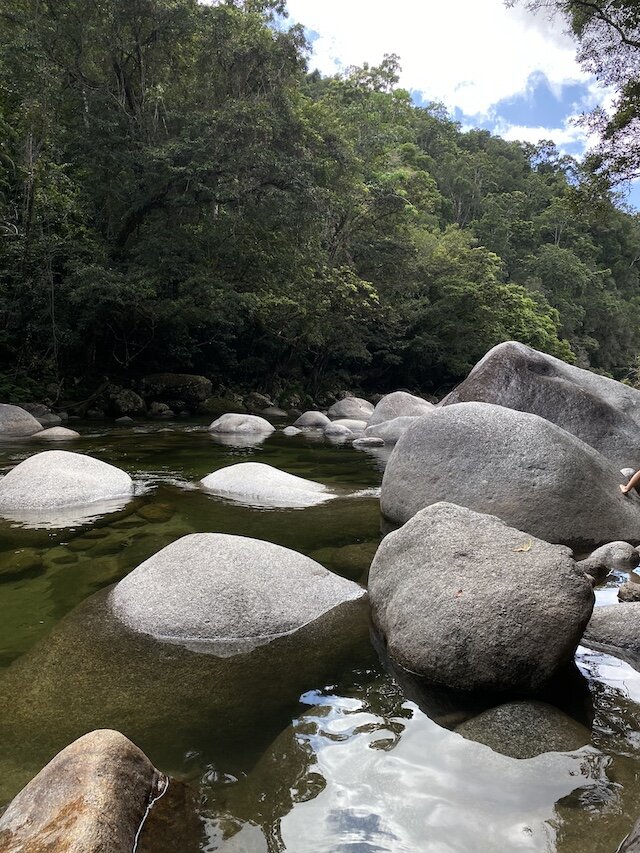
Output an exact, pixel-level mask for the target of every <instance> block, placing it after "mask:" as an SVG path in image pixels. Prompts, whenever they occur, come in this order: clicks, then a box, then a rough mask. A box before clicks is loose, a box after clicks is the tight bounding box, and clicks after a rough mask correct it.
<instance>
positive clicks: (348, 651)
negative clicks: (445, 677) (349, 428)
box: [0, 421, 640, 853]
mask: <svg viewBox="0 0 640 853" xmlns="http://www.w3.org/2000/svg"><path fill="white" fill-rule="evenodd" d="M204 426H205V425H204V424H202V423H196V422H184V421H179V422H175V423H165V422H163V423H153V424H149V425H146V426H134V427H128V428H122V429H116V428H113V426H112V425H104V426H102V425H101V424H97V423H95V422H93V423H87V424H81V425H80V426H79V427H76V428H78V429H79V430H80V431H81V432H82V436H81V438H80V439H79V440H76V441H74V442H70V443H65V444H63V443H61V442H58V443H56V444H55V445H53V444H52V445H51V448H49V447H48V448H47V449H68V450H74V451H79V452H83V453H89V454H90V455H92V456H95V457H97V458H100V459H103V460H104V461H106V462H110V463H111V464H114V465H117V466H118V467H120V468H123V469H124V470H126V471H128V472H129V473H130V474H131V475H132V477H133V478H134V480H135V482H136V497H135V499H134V500H133V501H131V502H129V503H128V504H127V505H126V506H125V507H120V508H114V507H106V508H105V509H109V510H111V511H110V512H107V513H106V514H104V515H99V516H98V517H94V518H74V519H67V520H66V521H65V524H66V525H67V526H64V527H42V526H35V527H34V526H33V522H31V526H28V525H27V526H25V523H24V520H22V521H21V520H19V519H18V520H13V521H11V522H10V521H6V520H5V521H0V807H2V805H3V804H6V803H7V802H8V801H9V800H10V799H11V797H12V796H13V795H14V794H15V793H16V792H17V791H18V790H19V789H20V788H21V787H22V786H23V785H24V784H25V783H26V782H27V781H28V780H29V779H30V778H31V777H32V776H33V775H34V774H35V773H36V772H37V771H38V770H39V768H40V767H42V766H43V765H44V764H45V763H46V762H47V761H48V760H49V759H50V758H52V757H53V755H54V754H55V753H56V752H58V751H59V750H60V749H62V748H63V747H64V746H66V745H67V744H68V743H69V742H71V741H72V740H73V739H75V738H76V737H79V736H80V735H82V734H83V733H85V732H87V731H90V730H92V729H96V728H115V729H118V730H120V731H122V732H123V733H124V734H125V735H127V736H128V737H130V738H131V739H132V740H134V742H135V743H137V744H138V745H139V746H140V747H141V748H142V749H143V750H144V751H145V752H146V753H147V755H148V756H149V758H150V759H151V761H152V762H153V763H154V764H155V765H156V766H157V767H158V768H159V769H161V770H163V771H165V772H167V773H169V774H171V775H172V776H173V777H175V778H176V779H177V780H179V781H180V782H182V783H184V785H175V786H173V787H170V789H169V792H168V793H167V795H166V796H165V797H164V798H163V800H162V801H160V802H159V803H158V804H157V805H156V806H155V807H154V809H153V810H152V812H151V816H150V819H149V820H148V822H147V824H146V825H145V827H144V828H143V831H142V833H141V837H140V840H139V843H138V848H137V849H138V851H141V853H161V851H165V850H166V851H169V850H171V851H174V853H175V851H178V852H179V853H182V851H184V853H191V851H194V853H195V851H216V850H222V851H247V852H248V853H253V851H255V852H256V853H257V851H268V853H273V851H285V850H286V851H292V853H325V851H326V853H334V851H335V853H338V851H349V853H356V851H357V853H361V852H362V853H365V851H366V853H374V851H376V853H378V851H389V853H405V851H406V853H418V852H419V851H429V853H440V851H442V853H444V851H478V853H485V851H486V853H494V851H520V850H522V851H555V850H557V851H566V853H578V851H579V853H583V851H594V853H600V851H602V853H613V852H614V851H615V850H616V849H617V848H618V846H619V844H620V843H621V842H622V840H623V839H624V837H625V836H626V834H627V833H628V832H629V830H630V828H631V826H632V824H633V822H634V821H635V820H636V819H637V818H638V817H639V816H640V796H639V795H640V726H639V723H640V704H639V703H640V675H639V674H638V673H637V672H636V671H635V670H633V669H632V668H631V667H629V666H628V665H627V664H626V663H624V662H622V661H620V660H618V659H616V658H612V657H609V656H607V655H604V654H602V653H596V652H593V651H590V650H588V649H586V648H580V649H579V650H578V654H577V655H576V664H577V666H576V667H575V668H574V669H573V670H568V671H567V672H566V673H564V674H563V675H562V677H561V678H560V679H559V680H558V684H557V685H555V686H554V688H553V689H552V690H551V691H550V692H549V693H548V694H547V695H546V696H545V697H543V698H544V700H545V701H546V702H547V703H550V704H552V705H553V706H554V707H556V708H557V709H558V710H557V711H556V712H555V716H552V718H550V719H549V720H546V719H545V718H544V717H542V718H539V721H538V722H536V720H537V719H538V718H536V717H532V718H531V719H532V720H533V722H532V723H531V724H530V725H526V724H523V723H522V718H516V717H514V718H513V719H511V718H509V715H502V717H500V718H498V719H497V720H496V719H495V718H493V719H492V718H487V722H486V723H485V724H483V725H478V721H479V720H481V719H484V718H478V719H477V720H476V726H475V729H474V730H473V731H475V734H474V735H473V737H474V738H475V739H472V738H471V735H470V734H468V736H467V737H463V736H462V735H461V734H459V733H458V732H457V731H455V729H456V728H457V727H458V726H460V725H461V724H465V721H466V720H468V719H472V718H473V717H474V716H475V715H477V714H478V713H479V712H480V711H482V710H483V709H486V708H489V707H491V706H492V705H496V704H497V702H496V700H495V699H494V700H491V699H490V698H485V699H483V700H480V701H479V702H478V703H474V705H473V706H470V705H469V703H468V701H465V700H462V699H460V697H452V696H445V695H442V694H441V693H436V692H435V691H432V690H429V689H428V688H427V687H426V686H425V685H421V684H418V683H417V682H415V681H412V680H411V679H409V678H408V677H407V676H406V674H404V673H398V672H394V671H393V669H392V667H391V666H390V665H389V663H388V662H387V661H385V660H384V653H383V651H382V650H381V649H380V644H379V643H378V641H377V639H376V637H375V636H373V634H372V633H371V631H370V626H369V621H368V613H367V610H366V606H362V607H359V608H356V609H355V610H354V612H353V613H352V614H350V616H349V617H348V619H345V620H342V621H341V622H340V623H339V624H337V625H336V627H335V631H333V632H332V634H331V637H332V639H331V640H330V641H325V643H324V644H323V646H322V648H319V647H318V645H317V644H314V641H313V637H304V636H296V637H295V638H283V639H281V640H279V641H277V642H275V643H272V644H269V645H268V646H266V647H261V648H260V649H258V650H256V651H255V652H254V653H252V654H251V655H236V656H232V657H230V658H225V659H220V658H214V657H212V656H210V655H204V654H197V653H192V652H188V651H186V650H184V649H181V648H180V647H177V646H166V645H162V644H159V643H155V642H154V641H151V640H150V639H148V638H144V637H141V636H140V635H134V634H131V633H128V632H126V631H124V630H115V629H114V626H113V623H112V621H110V620H109V619H107V618H106V617H105V597H106V595H107V594H108V592H107V591H108V588H109V587H110V585H111V584H113V583H115V582H116V581H118V580H119V579H120V578H122V577H124V576H125V575H126V574H127V573H128V572H129V571H131V570H132V569H133V568H135V566H137V565H139V564H140V563H141V562H142V561H143V560H145V559H146V558H147V557H149V556H151V555H152V554H153V553H155V552H156V551H158V550H159V549H160V548H162V547H163V546H165V545H167V544H168V543H169V542H172V541H174V540H175V539H177V538H179V537H180V536H183V535H185V534H188V533H194V532H204V531H215V532H224V533H234V534H241V535H245V536H252V537H255V538H259V539H267V540H270V541H272V542H276V543H278V544H280V545H284V546H286V547H288V548H293V549H295V550H297V551H301V552H303V553H304V554H307V555H309V556H311V557H313V558H314V559H316V560H318V562H320V563H322V564H323V565H325V566H326V567H327V568H330V569H332V570H333V571H335V572H337V573H339V574H342V575H343V576H345V577H348V578H349V579H351V580H354V581H356V582H359V583H363V584H365V583H366V574H367V569H368V566H369V564H370V562H371V559H372V556H373V554H374V552H375V548H376V546H377V544H378V542H379V540H380V535H381V534H380V518H379V509H378V490H379V484H380V480H381V477H382V470H383V465H384V458H385V454H384V452H380V451H377V452H376V451H369V452H363V451H357V450H354V449H353V448H352V447H350V446H349V445H340V444H333V445H332V444H329V443H327V442H326V441H324V440H321V439H318V438H314V437H313V436H312V435H300V436H295V437H292V438H288V437H285V436H283V435H282V433H276V434H274V435H273V436H270V437H269V438H268V439H267V440H266V441H264V442H263V443H260V444H255V445H250V446H238V445H236V444H226V443H220V441H219V440H216V439H215V438H213V437H212V436H211V435H210V434H209V433H207V432H206V429H205V428H204ZM42 449H43V447H42V442H37V441H35V440H21V441H14V442H4V443H3V444H1V445H0V470H2V472H6V471H7V470H9V469H10V468H11V467H12V466H14V465H15V464H17V463H18V462H20V461H21V460H22V459H24V458H26V457H27V456H29V455H31V454H33V453H35V452H38V451H40V450H42ZM242 461H260V462H265V463H268V464H270V465H274V466H276V467H278V468H280V469H282V470H284V471H287V472H289V473H291V474H295V475H298V476H301V477H307V478H310V479H314V480H317V481H319V482H322V483H325V484H328V485H331V486H334V487H337V488H339V489H340V490H341V491H342V492H344V494H345V497H341V498H340V499H337V500H333V501H329V502H327V503H325V504H321V505H319V506H315V507H309V508H307V509H295V510H294V509H264V508H262V509H261V508H257V507H250V506H244V505H241V504H238V503H233V502H230V501H226V500H222V499H220V498H216V497H213V496H211V495H207V494H205V493H204V492H203V491H201V490H200V489H199V488H197V486H196V485H195V484H196V483H197V481H198V480H199V479H200V478H202V477H203V476H204V475H205V474H208V473H210V472H212V471H214V470H216V469H218V468H220V467H223V466H225V465H229V464H234V463H237V462H242ZM621 581H622V578H621V577H614V578H611V579H610V580H609V582H608V584H607V586H606V587H604V588H603V589H602V590H600V591H599V592H598V600H599V601H602V602H608V601H610V600H611V599H612V597H614V596H615V585H616V584H618V583H620V582H621ZM545 707H546V706H545ZM462 730H464V725H463V727H462ZM549 749H553V751H545V750H549ZM516 756H526V757H516Z"/></svg>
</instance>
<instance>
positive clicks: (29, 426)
mask: <svg viewBox="0 0 640 853" xmlns="http://www.w3.org/2000/svg"><path fill="white" fill-rule="evenodd" d="M41 431H42V424H41V423H40V421H38V420H36V419H35V418H34V417H33V415H30V414H29V412H26V411H25V410H24V409H21V408H20V406H10V405H9V404H8V403H0V437H1V436H22V435H34V434H35V433H36V432H41Z"/></svg>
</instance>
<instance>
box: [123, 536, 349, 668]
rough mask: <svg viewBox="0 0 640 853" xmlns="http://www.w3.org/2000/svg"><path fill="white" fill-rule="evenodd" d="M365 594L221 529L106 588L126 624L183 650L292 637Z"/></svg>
mask: <svg viewBox="0 0 640 853" xmlns="http://www.w3.org/2000/svg"><path fill="white" fill-rule="evenodd" d="M364 595H365V591H364V590H363V589H362V588H361V587H359V586H357V585H356V584H354V583H351V581H347V580H345V579H344V578H341V577H339V576H338V575H334V574H333V573H332V572H329V571H328V570H327V569H325V568H324V567H323V566H321V565H320V564H319V563H316V562H314V561H313V560H310V559H309V558H308V557H305V556H304V555H303V554H299V553H297V552H296V551H290V550H289V549H288V548H283V547H282V546H280V545H274V544H273V543H271V542H263V541H261V540H258V539H249V538H248V537H244V536H232V535H229V534H225V533H194V534H192V535H190V536H183V537H182V539H179V540H178V541H177V542H173V543H172V544H171V545H168V546H167V547H166V548H163V549H162V550H161V551H159V552H158V553H157V554H154V556H153V557H151V558H150V559H148V560H146V562H144V563H142V565H140V566H138V568H137V569H134V570H133V571H132V572H131V573H130V574H129V575H127V577H126V578H124V579H123V580H121V581H120V583H119V584H117V585H116V587H115V589H114V590H113V592H112V593H111V604H112V607H113V611H114V613H115V615H116V616H117V617H118V618H119V619H121V620H122V621H123V622H124V623H125V624H126V625H127V626H128V627H129V628H130V629H132V630H134V631H140V632H142V633H144V634H149V635H151V636H153V637H156V638H158V639H161V640H164V641H169V642H174V643H180V644H182V645H185V646H187V647H189V648H197V647H198V646H202V645H206V643H207V642H209V643H212V642H213V643H215V647H216V648H217V649H220V650H223V651H225V650H226V647H228V648H229V649H230V650H231V651H232V652H233V653H236V652H237V651H238V650H242V649H245V650H250V649H251V648H253V647H255V646H256V645H261V644H263V643H266V642H269V641H270V640H271V639H274V638H275V637H278V636H282V635H284V634H290V633H292V632H294V631H296V630H297V629H299V628H302V627H303V626H305V625H307V624H308V623H310V622H313V621H315V620H317V619H319V618H320V617H321V616H322V615H323V614H324V613H326V612H327V611H329V610H333V609H334V608H336V607H338V606H340V605H342V604H347V603H348V602H350V601H353V600H354V599H358V598H361V597H362V596H364Z"/></svg>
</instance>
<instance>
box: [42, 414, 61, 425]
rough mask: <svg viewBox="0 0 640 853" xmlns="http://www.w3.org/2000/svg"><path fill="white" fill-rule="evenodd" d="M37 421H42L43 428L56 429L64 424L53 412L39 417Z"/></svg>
mask: <svg viewBox="0 0 640 853" xmlns="http://www.w3.org/2000/svg"><path fill="white" fill-rule="evenodd" d="M36 420H37V421H40V424H41V425H42V426H43V427H55V426H58V424H61V423H62V418H61V417H60V416H59V415H54V414H53V412H47V414H46V415H38V417H37V418H36Z"/></svg>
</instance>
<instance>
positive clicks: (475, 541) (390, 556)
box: [369, 503, 594, 692]
mask: <svg viewBox="0 0 640 853" xmlns="http://www.w3.org/2000/svg"><path fill="white" fill-rule="evenodd" d="M369 596H370V599H371V606H372V611H373V618H374V622H375V624H376V626H377V627H378V629H379V630H380V632H381V633H382V635H383V636H384V638H385V640H386V643H387V652H388V654H389V656H390V657H391V659H392V660H393V661H395V662H396V663H398V664H400V665H401V666H402V667H404V668H405V669H408V670H410V671H411V672H413V673H417V674H419V675H421V676H423V677H424V678H426V679H427V680H428V681H429V682H431V683H433V684H436V685H442V686H444V687H448V688H453V689H455V690H466V691H475V690H490V691H499V692H504V691H509V690H519V691H525V692H529V691H535V690H537V689H538V688H540V687H541V686H542V685H543V684H544V683H545V682H547V681H548V680H549V679H550V678H551V677H552V676H553V675H554V674H555V673H556V672H557V671H558V670H559V668H560V667H562V666H563V665H564V664H566V663H568V662H569V661H570V660H571V659H572V656H573V653H574V652H575V649H576V647H577V645H578V643H579V642H580V638H581V636H582V632H583V630H584V628H585V626H586V624H587V622H588V620H589V617H590V615H591V612H592V609H593V603H594V595H593V590H592V588H591V585H590V583H589V582H588V580H587V579H586V577H585V575H584V573H583V572H581V571H580V570H579V569H578V568H577V567H576V564H575V562H574V561H573V559H572V558H571V556H570V551H569V549H567V548H565V547H563V546H559V545H551V544H549V543H548V542H544V541H542V540H541V539H536V538H534V537H532V536H530V535H529V534H527V533H524V532H522V531H521V530H516V529H514V528H512V527H508V526H507V525H506V524H505V523H504V522H503V521H501V520H500V519H499V518H495V517H493V516H489V515H482V514H480V513H477V512H472V511H471V510H469V509H466V508H464V507H460V506H456V505H454V504H450V503H437V504H435V505H433V506H430V507H427V508H426V509H424V510H422V511H421V512H419V513H418V514H417V515H415V516H414V517H413V518H412V519H411V521H409V522H407V524H405V525H404V526H403V527H402V528H400V529H399V530H397V531H395V532H393V533H390V534H389V535H388V536H386V537H385V539H383V541H382V543H381V545H380V547H379V549H378V551H377V553H376V556H375V558H374V560H373V563H372V565H371V569H370V571H369Z"/></svg>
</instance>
